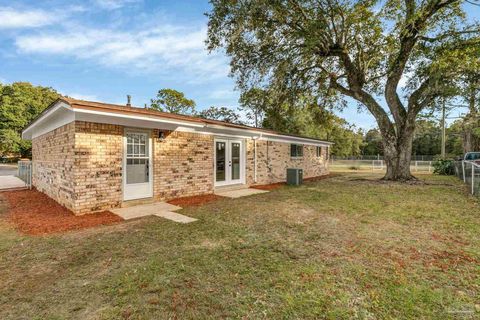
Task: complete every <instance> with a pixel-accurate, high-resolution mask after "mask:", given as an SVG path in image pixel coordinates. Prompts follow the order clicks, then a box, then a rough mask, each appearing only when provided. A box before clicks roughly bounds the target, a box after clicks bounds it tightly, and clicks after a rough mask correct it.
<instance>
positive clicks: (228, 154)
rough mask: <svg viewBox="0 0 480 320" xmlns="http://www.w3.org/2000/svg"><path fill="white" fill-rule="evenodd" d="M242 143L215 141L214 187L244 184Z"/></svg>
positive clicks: (226, 140) (223, 140)
mask: <svg viewBox="0 0 480 320" xmlns="http://www.w3.org/2000/svg"><path fill="white" fill-rule="evenodd" d="M243 153H244V152H243V141H242V140H229V139H215V185H216V186H223V185H229V184H239V183H244V179H243V177H244V166H245V161H244V155H243Z"/></svg>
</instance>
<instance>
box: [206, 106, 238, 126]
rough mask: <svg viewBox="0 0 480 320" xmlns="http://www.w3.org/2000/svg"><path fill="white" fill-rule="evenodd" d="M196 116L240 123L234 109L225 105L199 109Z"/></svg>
mask: <svg viewBox="0 0 480 320" xmlns="http://www.w3.org/2000/svg"><path fill="white" fill-rule="evenodd" d="M197 116H199V117H200V118H205V119H212V120H219V121H225V122H230V123H238V124H242V121H241V117H240V115H239V114H238V113H237V112H235V110H233V109H230V108H227V107H215V106H211V107H210V108H208V109H205V110H202V111H200V112H199V113H198V114H197Z"/></svg>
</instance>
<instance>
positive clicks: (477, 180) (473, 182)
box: [455, 161, 480, 196]
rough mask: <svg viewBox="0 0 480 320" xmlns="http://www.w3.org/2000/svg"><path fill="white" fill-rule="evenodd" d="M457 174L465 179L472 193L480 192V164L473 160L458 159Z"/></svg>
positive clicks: (456, 164) (456, 163)
mask: <svg viewBox="0 0 480 320" xmlns="http://www.w3.org/2000/svg"><path fill="white" fill-rule="evenodd" d="M455 175H456V176H457V177H458V178H459V179H461V180H463V182H465V184H466V185H467V186H468V189H469V191H470V193H471V194H473V195H476V196H478V195H479V194H480V165H479V164H478V163H476V162H473V161H456V162H455Z"/></svg>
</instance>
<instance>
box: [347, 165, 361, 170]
mask: <svg viewBox="0 0 480 320" xmlns="http://www.w3.org/2000/svg"><path fill="white" fill-rule="evenodd" d="M348 169H350V170H360V166H350V167H349V168H348Z"/></svg>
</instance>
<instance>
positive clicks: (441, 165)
mask: <svg viewBox="0 0 480 320" xmlns="http://www.w3.org/2000/svg"><path fill="white" fill-rule="evenodd" d="M432 166H433V173H435V174H439V175H443V176H450V175H454V174H455V161H454V160H451V159H437V160H435V161H434V162H433V163H432Z"/></svg>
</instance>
